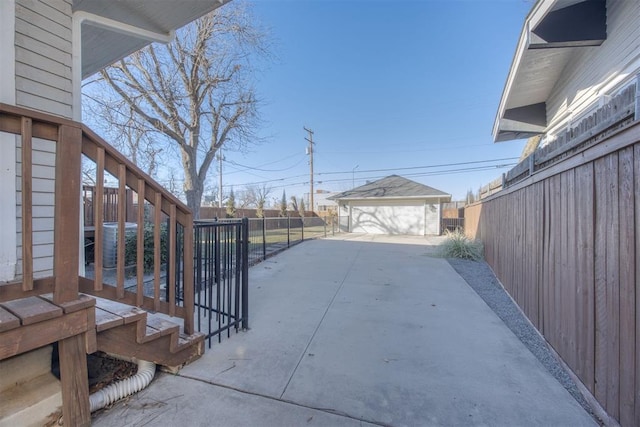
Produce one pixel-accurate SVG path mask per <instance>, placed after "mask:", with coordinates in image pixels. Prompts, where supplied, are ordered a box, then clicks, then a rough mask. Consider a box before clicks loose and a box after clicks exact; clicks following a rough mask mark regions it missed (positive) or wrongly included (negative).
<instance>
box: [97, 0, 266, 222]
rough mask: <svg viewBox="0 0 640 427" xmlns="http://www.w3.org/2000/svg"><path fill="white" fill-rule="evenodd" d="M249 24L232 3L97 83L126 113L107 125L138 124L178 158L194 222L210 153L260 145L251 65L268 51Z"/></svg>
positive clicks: (242, 10) (107, 72) (245, 8)
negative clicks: (226, 148)
mask: <svg viewBox="0 0 640 427" xmlns="http://www.w3.org/2000/svg"><path fill="white" fill-rule="evenodd" d="M177 7H179V6H177ZM253 22H254V20H253V19H252V18H251V16H250V11H249V9H248V6H247V4H246V3H243V2H233V3H231V4H228V5H225V6H224V7H221V8H219V9H217V10H216V11H214V12H212V13H211V14H208V15H206V16H204V17H203V18H200V19H199V20H197V21H195V22H194V23H193V24H191V25H189V26H187V27H185V28H183V29H181V30H179V31H178V32H177V34H176V37H175V39H174V40H173V41H172V42H171V43H169V44H167V45H157V44H152V45H150V46H149V47H147V48H145V49H143V50H141V51H139V52H137V53H134V54H133V55H131V56H129V57H127V58H125V59H123V60H121V61H119V62H118V63H116V64H114V65H113V66H111V67H109V68H107V69H105V70H104V71H102V72H101V74H100V77H101V78H100V79H99V80H98V82H101V83H103V87H105V86H106V88H107V89H111V91H109V92H110V93H111V94H112V95H117V96H116V97H117V98H119V99H121V100H122V101H123V102H124V104H125V105H126V106H127V107H128V108H129V109H130V111H131V114H130V115H129V116H130V117H122V115H114V116H112V117H110V118H109V119H110V120H112V121H113V122H119V123H123V122H126V121H128V120H134V121H136V122H141V123H143V124H144V126H145V127H146V129H147V130H150V131H153V132H154V133H155V134H156V135H161V136H162V139H163V141H162V143H163V144H164V145H165V146H166V147H167V149H170V150H175V151H177V154H179V157H180V163H181V166H182V170H183V174H184V181H183V190H184V194H185V197H186V201H187V205H188V206H189V207H190V208H191V209H192V211H193V212H194V217H195V218H198V217H199V208H200V203H201V199H202V194H203V192H204V189H205V185H204V183H205V179H206V177H207V173H208V172H209V167H210V166H211V163H212V161H213V160H214V158H215V154H216V152H217V151H218V150H219V149H220V148H221V147H222V146H223V145H224V146H225V147H232V148H234V149H238V150H243V149H245V148H246V146H247V144H248V143H251V142H256V141H258V138H257V137H256V135H255V130H256V128H257V125H258V124H259V117H258V111H257V107H258V99H257V96H256V92H255V90H254V88H253V85H252V77H253V76H254V75H255V71H256V70H257V67H256V65H255V64H256V61H253V59H254V58H255V57H256V55H258V56H262V57H265V58H268V57H269V54H268V50H269V49H268V48H269V46H268V41H267V36H266V33H265V32H264V31H263V30H262V29H260V28H257V27H256V26H255V25H254V24H253ZM96 92H97V91H96ZM97 93H98V92H97Z"/></svg>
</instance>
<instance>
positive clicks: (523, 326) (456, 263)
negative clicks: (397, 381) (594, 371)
mask: <svg viewBox="0 0 640 427" xmlns="http://www.w3.org/2000/svg"><path fill="white" fill-rule="evenodd" d="M447 261H449V264H451V266H452V267H453V269H454V270H456V272H457V273H458V274H459V275H460V276H462V278H463V279H464V280H465V281H466V282H467V283H468V284H469V286H471V288H472V289H473V290H474V291H476V293H477V294H478V295H479V296H480V298H482V299H483V300H484V302H485V303H487V305H488V306H489V307H490V308H491V309H492V310H493V311H494V312H495V313H496V314H497V315H498V317H500V319H502V321H503V322H504V323H505V324H506V325H507V327H508V328H509V329H511V331H512V332H513V333H514V334H515V335H516V336H517V337H518V338H519V339H520V341H522V343H523V344H524V345H525V346H526V347H527V348H528V349H529V350H530V351H531V353H533V355H534V356H535V357H537V358H538V360H539V361H540V363H542V365H544V367H545V368H547V370H548V371H549V372H550V373H551V375H553V376H554V377H555V378H556V379H557V380H558V381H559V382H560V384H562V385H563V387H564V388H565V389H567V391H568V392H569V393H571V395H572V396H573V397H574V399H576V401H577V402H578V403H579V404H580V406H582V407H583V408H584V409H585V410H586V411H587V412H588V413H589V414H591V416H593V417H594V418H595V419H597V417H595V415H594V413H593V410H592V409H591V406H590V405H589V403H587V401H586V400H585V399H584V397H583V396H582V393H580V391H579V390H578V388H577V387H576V384H575V383H574V382H573V380H572V379H571V377H570V376H569V374H568V373H567V372H566V371H565V369H564V368H563V367H562V365H560V363H559V362H558V360H556V358H555V357H554V356H553V355H552V354H551V352H550V351H549V349H548V348H547V344H546V342H545V341H544V340H543V338H542V337H541V336H540V334H539V333H538V331H537V330H536V329H535V328H534V327H533V326H532V325H531V323H529V321H528V320H527V319H526V318H525V317H524V315H523V314H522V312H521V311H520V309H519V308H518V307H517V306H516V305H515V304H514V302H513V300H512V299H511V298H510V297H509V295H508V294H507V292H506V291H505V290H504V288H503V287H502V285H501V284H500V282H499V281H498V279H497V278H496V276H495V275H494V274H493V271H492V270H491V267H489V265H488V264H487V263H486V262H484V261H469V260H463V259H455V258H448V259H447Z"/></svg>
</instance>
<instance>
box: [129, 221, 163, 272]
mask: <svg viewBox="0 0 640 427" xmlns="http://www.w3.org/2000/svg"><path fill="white" fill-rule="evenodd" d="M168 235H169V232H168V230H167V224H160V263H161V264H164V263H166V262H167V259H168V258H169V255H168V253H167V241H168V240H167V238H168ZM137 239H138V238H137V236H136V235H135V234H130V235H127V237H126V240H125V246H124V260H125V265H135V264H136V262H137V253H138V252H137V247H138V240H137ZM153 255H154V248H153V224H152V223H150V222H146V223H145V224H144V261H143V265H144V271H145V273H149V272H151V271H153V265H154V262H153Z"/></svg>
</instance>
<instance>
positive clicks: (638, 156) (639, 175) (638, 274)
mask: <svg viewBox="0 0 640 427" xmlns="http://www.w3.org/2000/svg"><path fill="white" fill-rule="evenodd" d="M633 154H634V156H633V170H634V176H633V181H634V195H635V200H634V208H635V215H634V217H635V224H636V225H635V227H634V229H636V230H637V227H638V226H640V144H636V146H635V147H634V152H633ZM635 241H636V245H635V247H636V248H640V233H638V232H637V231H636V234H635ZM635 283H640V263H639V262H638V261H637V259H636V264H635ZM635 315H636V316H635V317H636V320H635V334H633V335H631V336H630V337H629V338H630V339H633V338H635V357H634V359H635V374H636V375H635V393H634V394H633V395H634V397H635V402H634V406H635V410H634V422H632V423H631V424H630V425H636V426H637V425H640V292H638V291H637V289H636V294H635Z"/></svg>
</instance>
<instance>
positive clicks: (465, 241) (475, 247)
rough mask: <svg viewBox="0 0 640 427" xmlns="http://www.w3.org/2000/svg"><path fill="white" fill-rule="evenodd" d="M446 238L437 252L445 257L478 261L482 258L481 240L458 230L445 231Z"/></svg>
mask: <svg viewBox="0 0 640 427" xmlns="http://www.w3.org/2000/svg"><path fill="white" fill-rule="evenodd" d="M445 235H446V236H447V240H445V241H444V242H442V244H440V247H439V253H440V255H441V256H443V257H445V258H462V259H471V260H474V261H479V260H481V259H482V242H481V241H479V240H472V239H469V238H468V237H467V236H465V234H464V232H462V231H460V230H456V231H453V232H451V231H448V230H447V231H446V233H445Z"/></svg>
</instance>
